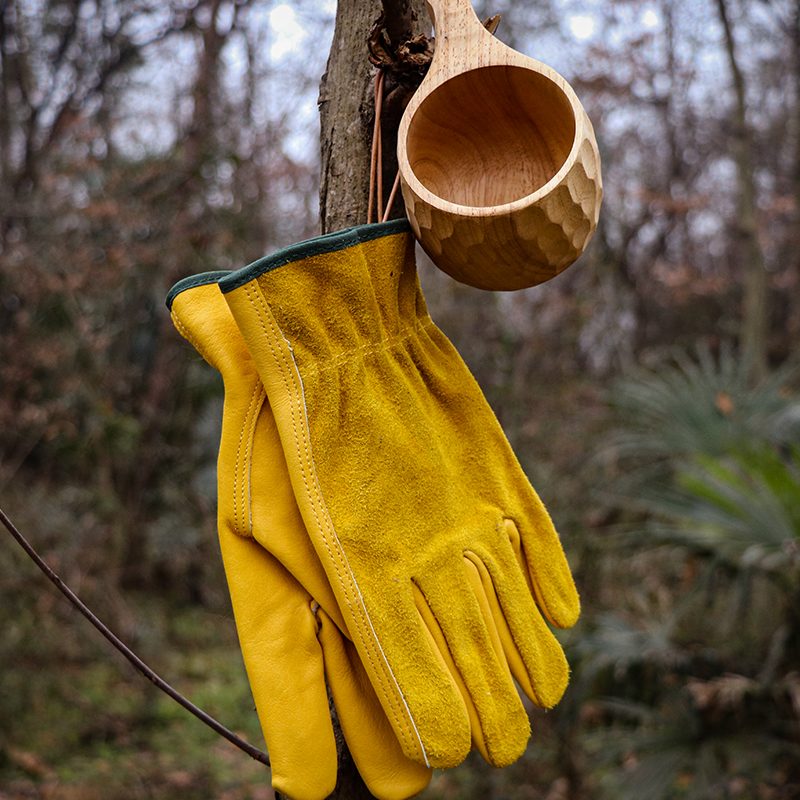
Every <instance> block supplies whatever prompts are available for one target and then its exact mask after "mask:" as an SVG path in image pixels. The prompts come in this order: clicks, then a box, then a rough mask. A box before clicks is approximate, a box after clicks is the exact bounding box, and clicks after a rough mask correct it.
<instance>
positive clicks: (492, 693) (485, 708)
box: [418, 560, 530, 767]
mask: <svg viewBox="0 0 800 800" xmlns="http://www.w3.org/2000/svg"><path fill="white" fill-rule="evenodd" d="M462 563H463V560H462ZM465 578H466V576H465V574H464V571H463V567H461V568H459V567H458V566H457V567H456V568H455V569H453V568H448V567H447V566H444V565H442V566H440V567H439V568H438V569H436V570H433V572H432V574H431V577H430V579H428V578H427V576H423V577H421V578H420V579H418V586H419V589H420V590H421V593H422V595H423V598H424V600H425V602H426V603H427V605H428V606H429V608H430V611H431V613H432V614H433V616H434V617H435V619H436V621H437V622H438V624H439V626H440V627H441V630H442V634H443V635H444V639H445V642H446V644H447V648H448V649H449V651H450V653H451V654H452V657H453V662H454V664H455V669H456V670H457V672H458V674H459V675H460V676H461V679H462V681H463V683H464V686H465V687H466V690H467V692H468V694H469V696H470V697H471V698H472V702H473V704H474V707H475V711H476V715H477V719H478V724H477V728H475V726H473V729H474V730H479V731H480V735H481V736H482V737H483V742H484V745H485V748H484V749H485V751H486V754H485V756H484V757H485V758H486V760H487V761H488V762H489V763H490V764H492V765H493V766H498V767H502V766H508V765H509V764H511V763H513V762H514V761H516V760H517V758H519V756H520V755H522V753H523V752H524V751H525V747H526V746H527V743H528V738H529V737H530V723H529V721H528V716H527V714H526V712H525V709H524V707H523V706H522V702H521V701H520V698H519V695H518V694H517V690H516V687H515V686H514V683H513V681H512V680H511V675H510V674H509V671H508V666H507V664H506V663H505V659H501V658H500V657H498V654H497V653H496V652H495V647H494V645H493V643H492V637H491V635H490V634H489V631H488V629H487V626H486V624H485V622H484V618H483V614H482V613H481V609H480V605H479V603H478V601H477V599H476V597H475V594H474V593H473V591H472V588H471V586H470V583H469V580H468V579H465ZM475 739H476V742H477V740H478V737H477V735H476V736H475Z"/></svg>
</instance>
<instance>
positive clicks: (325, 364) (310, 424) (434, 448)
mask: <svg viewBox="0 0 800 800" xmlns="http://www.w3.org/2000/svg"><path fill="white" fill-rule="evenodd" d="M220 288H221V289H222V291H223V292H224V293H225V299H226V300H227V302H228V305H229V307H230V309H231V311H232V312H233V316H234V318H235V320H236V324H237V326H238V328H239V330H240V331H241V333H242V335H243V337H244V340H245V343H246V345H247V348H248V350H249V351H250V354H251V355H252V357H253V361H254V362H255V364H256V366H257V368H258V371H259V373H260V375H261V378H262V380H263V382H264V386H265V388H266V390H267V395H268V396H269V398H270V403H271V406H272V410H273V413H274V415H275V420H276V423H277V428H278V433H279V435H280V439H281V442H282V446H283V452H284V454H285V456H286V461H287V464H288V467H289V474H290V476H291V482H292V486H293V489H294V493H295V497H296V499H297V502H298V505H299V507H300V511H301V513H302V516H303V520H304V521H305V525H306V529H307V531H308V535H309V536H310V539H311V541H312V543H313V546H314V549H315V550H316V553H317V555H318V556H319V558H320V560H321V562H322V565H323V567H324V569H325V572H326V573H327V576H328V578H329V580H330V584H331V586H332V588H333V591H334V593H335V595H336V600H337V602H338V606H339V608H340V610H341V612H342V615H343V618H344V622H345V624H346V626H347V629H348V631H349V633H350V636H351V637H352V639H353V642H354V643H355V645H356V647H357V648H358V653H359V656H360V657H361V661H362V662H363V664H364V667H365V668H366V671H367V673H368V674H369V678H370V680H371V682H372V685H373V686H374V687H375V690H376V692H377V694H378V697H379V698H380V701H381V703H382V705H383V707H384V709H385V711H386V715H387V717H388V718H389V720H390V721H391V723H392V725H393V727H394V730H395V733H396V734H397V738H398V739H399V740H400V742H401V744H402V746H403V750H404V751H405V753H406V755H408V756H409V757H410V758H412V759H414V760H415V761H418V762H419V763H421V764H424V765H426V766H432V767H440V768H447V767H452V766H455V765H456V764H458V763H459V762H460V761H461V760H462V759H463V758H464V757H465V756H466V754H467V753H468V751H469V750H470V747H471V745H472V744H473V743H474V744H475V745H476V746H477V747H478V748H479V749H480V750H481V752H482V753H483V754H484V757H485V758H487V760H488V761H489V762H490V763H492V764H494V765H495V766H504V765H507V764H509V763H511V762H513V761H514V760H515V759H516V758H518V757H519V755H520V754H521V753H522V752H523V751H524V749H525V746H526V744H527V740H528V738H529V735H530V727H529V722H528V718H527V714H526V712H525V710H524V708H523V705H522V702H521V700H520V698H519V695H518V694H517V691H516V689H515V687H514V682H513V680H512V675H513V677H514V678H515V679H516V680H517V682H518V683H519V685H520V686H521V687H522V689H523V690H524V691H525V692H526V694H527V695H528V696H529V697H530V698H531V700H532V701H533V702H534V703H536V704H538V705H540V706H544V707H550V706H552V705H554V704H555V703H556V702H557V701H558V700H559V699H560V697H561V695H562V693H563V691H564V689H565V687H566V684H567V680H568V666H567V663H566V660H565V658H564V654H563V651H562V649H561V647H560V645H559V644H558V642H557V640H556V639H555V637H554V636H553V634H552V632H551V631H550V629H549V628H548V626H547V624H546V623H545V619H544V618H547V620H549V621H550V622H551V623H552V624H553V625H556V626H558V627H568V626H570V625H572V624H573V623H574V622H575V620H576V619H577V616H578V613H579V601H578V595H577V592H576V590H575V586H574V584H573V581H572V578H571V575H570V572H569V567H568V565H567V562H566V559H565V557H564V553H563V551H562V549H561V544H560V542H559V539H558V536H557V534H556V532H555V530H554V528H553V525H552V522H551V520H550V517H549V516H548V514H547V512H546V510H545V509H544V507H543V505H542V503H541V501H540V500H539V498H538V496H537V495H536V493H535V492H534V490H533V489H532V487H531V486H530V484H529V482H528V480H527V478H526V477H525V475H524V473H523V471H522V469H521V468H520V466H519V464H518V462H517V460H516V458H515V456H514V454H513V452H512V450H511V447H510V446H509V444H508V441H507V440H506V438H505V436H504V434H503V432H502V429H501V428H500V425H499V423H498V422H497V420H496V418H495V416H494V414H493V413H492V411H491V409H490V408H489V406H488V405H487V403H486V401H485V399H484V397H483V395H482V393H481V391H480V389H479V387H478V385H477V384H476V382H475V380H474V379H473V378H472V376H471V375H470V373H469V370H468V369H467V367H466V365H465V364H464V363H463V361H462V360H461V358H460V357H459V355H458V353H457V352H456V351H455V349H454V348H453V346H452V345H451V344H450V342H449V341H448V340H447V338H446V337H445V336H444V335H443V334H442V333H441V331H439V330H438V328H436V327H435V325H434V324H433V323H432V321H431V319H430V317H429V316H428V313H427V309H426V307H425V301H424V299H423V297H422V293H421V291H420V288H419V282H418V279H417V274H416V265H415V263H414V242H413V239H412V237H411V235H410V233H409V228H408V224H407V223H406V222H405V220H403V221H393V222H389V223H382V224H378V225H368V226H362V227H359V228H354V229H350V230H348V231H342V232H339V233H336V234H329V235H327V236H323V237H320V238H317V239H314V240H311V241H309V242H304V243H301V244H299V245H295V246H293V247H290V248H287V249H285V250H282V251H280V252H278V253H275V254H273V255H271V256H268V257H266V258H264V259H261V260H260V261H258V262H256V263H254V264H252V265H251V266H249V267H246V268H245V269H243V270H239V271H238V272H235V273H232V274H230V275H229V276H228V277H226V278H223V279H222V280H221V281H220ZM534 598H535V599H534ZM543 615H544V617H543Z"/></svg>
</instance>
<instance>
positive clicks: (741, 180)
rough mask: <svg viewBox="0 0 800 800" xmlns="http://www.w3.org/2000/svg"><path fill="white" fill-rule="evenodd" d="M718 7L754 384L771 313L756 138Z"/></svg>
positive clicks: (745, 334) (722, 3)
mask: <svg viewBox="0 0 800 800" xmlns="http://www.w3.org/2000/svg"><path fill="white" fill-rule="evenodd" d="M717 7H718V8H719V16H720V21H721V22H722V27H723V30H724V33H725V48H726V51H727V54H728V63H729V66H730V71H731V78H732V79H733V86H734V89H735V91H736V110H735V113H734V132H733V148H732V150H733V157H734V160H735V162H736V171H737V177H738V185H739V211H738V219H737V224H736V239H737V240H738V242H739V251H740V253H741V258H742V262H743V265H744V274H745V286H744V304H743V309H742V326H741V340H740V347H741V350H742V353H743V355H744V357H745V359H746V360H747V362H748V365H749V367H748V368H749V372H750V378H751V379H752V380H753V381H759V380H761V379H763V378H764V377H765V376H766V373H767V335H768V328H769V311H768V308H767V272H766V267H765V264H764V253H763V251H762V250H761V245H760V243H759V241H758V223H757V219H756V200H757V196H756V184H755V175H754V173H755V153H754V147H753V135H752V131H751V130H750V127H749V126H748V124H747V117H746V114H747V104H746V99H745V86H744V76H743V75H742V71H741V69H740V68H739V61H738V58H737V55H736V44H735V42H734V39H733V32H732V30H731V25H730V21H729V19H728V10H727V6H726V0H717Z"/></svg>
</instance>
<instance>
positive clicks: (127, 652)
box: [0, 509, 269, 766]
mask: <svg viewBox="0 0 800 800" xmlns="http://www.w3.org/2000/svg"><path fill="white" fill-rule="evenodd" d="M0 522H2V523H3V525H5V526H6V528H8V531H9V532H10V533H11V535H12V536H13V537H14V538H15V539H16V540H17V542H19V544H20V546H21V547H22V549H23V550H24V551H25V552H26V553H27V554H28V555H29V556H30V557H31V559H33V561H34V562H35V564H36V566H37V567H39V569H40V570H41V571H42V572H44V574H45V575H47V577H48V578H49V579H50V580H51V581H52V582H53V583H54V584H55V585H56V587H57V588H58V590H59V591H60V592H61V593H62V594H63V595H64V596H65V597H66V598H67V599H68V600H69V601H70V603H72V605H73V606H75V608H77V609H78V611H80V612H81V614H83V616H84V617H86V619H88V620H89V622H91V623H92V625H94V626H95V628H97V630H99V631H100V633H102V634H103V636H105V637H106V639H108V641H109V642H111V644H113V645H114V647H116V648H117V650H119V651H120V653H122V655H124V656H125V658H127V659H128V661H130V662H131V664H133V666H134V667H136V669H137V670H139V672H141V673H142V675H144V676H145V678H147V679H148V680H149V681H150V682H151V683H153V684H155V685H156V686H157V687H158V688H159V689H161V691H162V692H164V693H165V694H168V695H169V696H170V697H171V698H172V699H173V700H175V701H176V702H177V703H179V704H180V705H182V706H183V707H184V708H185V709H186V710H187V711H190V712H191V713H192V714H194V715H195V716H196V717H197V718H198V719H200V720H202V721H203V722H205V724H206V725H208V726H209V727H210V728H212V729H213V730H214V731H215V732H216V733H218V734H219V735H220V736H223V737H224V738H226V739H227V740H228V741H229V742H231V744H234V745H236V747H238V748H239V749H241V750H243V751H244V752H245V753H247V755H249V756H250V757H251V758H254V759H255V760H256V761H260V762H261V763H262V764H266V765H267V766H269V756H268V755H267V754H266V753H264V752H263V751H262V750H259V749H258V748H256V747H253V745H251V744H249V743H248V742H246V741H245V740H244V739H242V738H240V737H239V736H237V735H236V734H235V733H233V732H232V731H229V730H228V729H227V728H226V727H225V726H224V725H221V724H220V723H219V722H217V721H216V720H215V719H214V718H213V717H211V716H209V715H208V714H206V712H205V711H203V710H202V709H200V708H198V707H197V706H196V705H195V704H194V703H192V702H191V701H190V700H187V699H186V698H185V697H184V696H183V695H182V694H181V693H180V692H178V691H176V690H175V689H173V688H172V687H171V686H170V685H169V684H168V683H167V682H166V681H164V680H162V679H161V678H159V677H158V675H156V673H155V672H153V670H152V669H150V667H148V666H147V664H145V663H144V661H142V659H141V658H139V656H137V655H136V653H134V652H133V651H132V650H131V649H130V648H129V647H127V645H125V644H123V642H121V641H120V640H119V639H118V638H117V637H116V636H115V635H114V634H113V633H112V632H111V631H110V630H109V629H108V628H107V627H106V626H105V625H104V624H103V623H102V622H101V621H100V620H99V619H98V618H97V617H96V616H95V615H94V614H93V613H92V612H91V611H90V610H89V609H88V608H87V607H86V606H85V605H84V604H83V602H82V601H81V600H80V599H79V598H78V596H77V595H76V594H75V593H74V592H73V591H72V590H71V589H70V588H69V586H67V585H66V584H65V583H64V581H62V580H61V578H59V577H58V575H56V573H55V572H53V570H52V569H50V567H49V566H48V565H47V564H46V563H45V561H44V560H43V559H42V557H41V556H40V555H39V554H38V553H37V552H36V551H35V550H34V549H33V547H31V545H30V544H29V543H28V541H27V540H26V539H25V537H24V536H23V535H22V534H21V533H20V532H19V531H18V530H17V528H16V527H15V526H14V524H13V523H12V522H11V520H10V519H9V518H8V517H7V516H6V514H5V512H4V511H3V510H2V509H0Z"/></svg>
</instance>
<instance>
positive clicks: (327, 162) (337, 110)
mask: <svg viewBox="0 0 800 800" xmlns="http://www.w3.org/2000/svg"><path fill="white" fill-rule="evenodd" d="M382 10H384V7H382V5H381V2H380V0H358V1H357V2H353V0H350V2H340V3H339V5H338V8H337V11H336V28H335V31H334V35H333V44H332V45H331V52H330V56H329V58H328V65H327V69H326V71H325V75H323V77H322V83H321V85H320V94H319V110H320V152H321V182H320V195H319V197H320V227H321V232H322V233H330V232H332V231H337V230H342V229H343V228H349V227H351V226H353V225H362V224H364V223H365V222H366V221H367V203H368V197H369V170H370V148H371V145H372V127H373V123H374V119H375V103H374V82H375V74H376V68H375V67H374V66H373V65H372V64H371V63H370V61H369V59H368V48H367V42H368V39H369V35H370V30H371V29H372V26H373V24H374V23H375V21H376V20H377V19H378V17H379V16H380V14H381V11H382ZM409 11H410V12H412V13H414V14H415V15H416V20H415V21H414V22H413V23H412V26H411V29H412V30H413V32H414V33H415V34H416V33H421V32H422V33H427V32H428V31H429V28H430V20H429V17H428V12H427V10H426V9H425V3H424V0H401V1H400V2H398V1H397V0H395V1H394V2H389V3H387V4H386V5H385V13H386V29H387V32H388V33H389V35H390V37H391V36H398V35H403V33H405V32H406V31H408V30H409V26H408V23H407V21H405V20H407V16H406V17H405V19H403V18H401V17H398V15H399V14H400V15H407V14H408V13H409ZM393 43H394V44H395V45H396V44H397V42H393ZM384 96H385V98H386V99H385V101H384V112H383V115H382V118H381V121H382V136H383V197H384V201H385V200H386V199H387V198H388V196H389V193H390V191H391V188H392V183H393V181H394V178H395V174H396V172H397V155H396V151H397V127H398V125H399V124H400V117H401V116H402V112H403V108H404V102H403V100H404V99H406V98H407V94H406V92H405V91H404V90H403V88H402V87H400V88H399V90H398V86H397V84H396V82H395V80H394V78H392V77H391V76H389V77H387V80H386V87H385V91H384ZM404 214H405V210H404V207H403V201H402V197H401V196H400V193H399V192H398V195H397V199H396V201H395V203H394V204H393V206H392V211H391V213H390V217H389V218H390V219H395V218H397V217H402V216H403V215H404Z"/></svg>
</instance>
